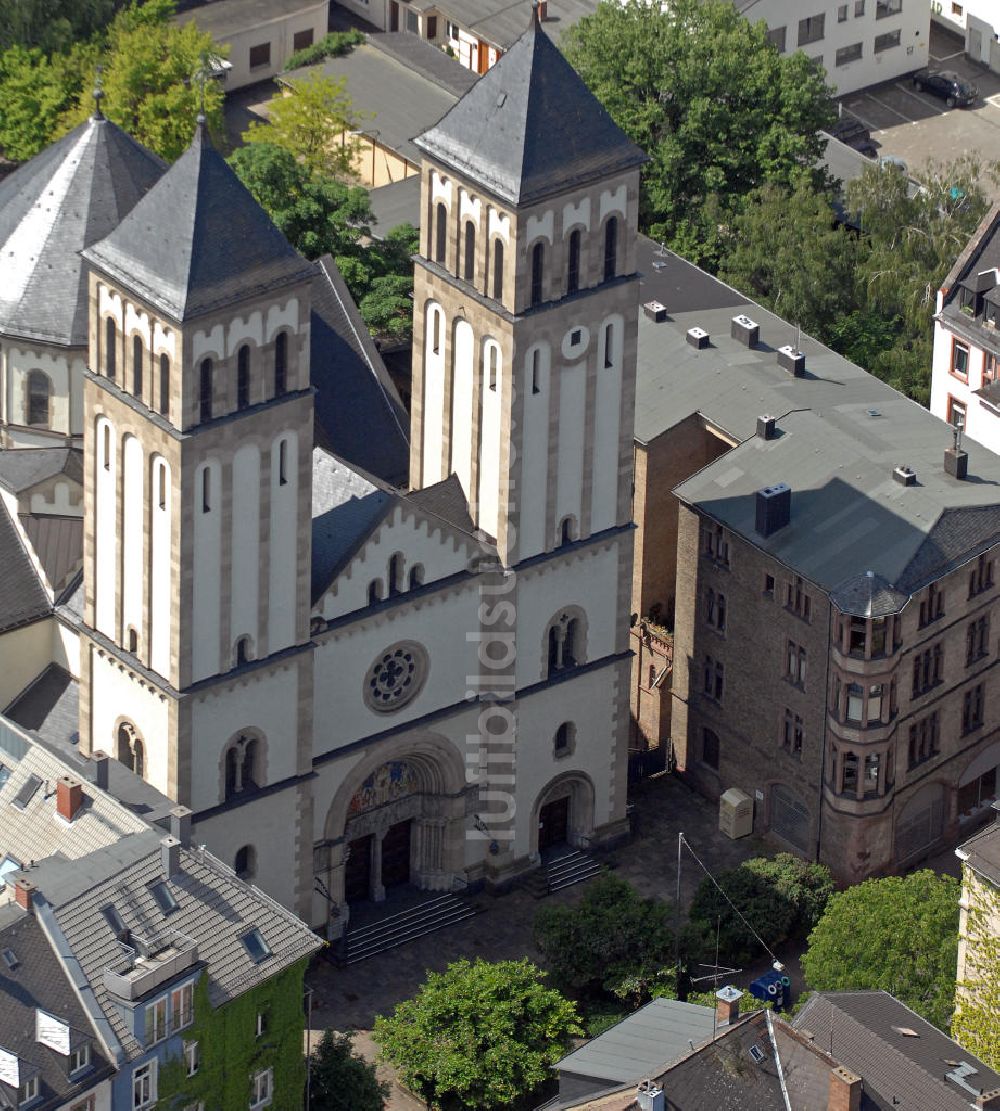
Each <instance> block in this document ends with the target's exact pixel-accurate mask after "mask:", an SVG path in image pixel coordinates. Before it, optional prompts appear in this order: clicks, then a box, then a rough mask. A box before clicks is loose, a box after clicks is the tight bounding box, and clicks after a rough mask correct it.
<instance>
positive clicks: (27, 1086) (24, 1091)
mask: <svg viewBox="0 0 1000 1111" xmlns="http://www.w3.org/2000/svg"><path fill="white" fill-rule="evenodd" d="M39 1093H40V1089H39V1086H38V1074H37V1073H36V1074H35V1075H34V1076H29V1077H28V1078H27V1079H26V1080H25V1082H24V1083H23V1084H22V1085H21V1086H20V1088H18V1090H17V1105H18V1107H27V1106H28V1104H29V1103H34V1102H35V1100H36V1099H38V1096H39Z"/></svg>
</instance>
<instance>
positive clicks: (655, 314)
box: [642, 301, 667, 324]
mask: <svg viewBox="0 0 1000 1111" xmlns="http://www.w3.org/2000/svg"><path fill="white" fill-rule="evenodd" d="M642 311H643V312H644V313H645V314H646V315H647V316H648V317H649V319H650V320H652V321H653V322H654V323H656V324H662V323H663V322H664V320H666V319H667V306H666V305H664V304H663V303H662V302H661V301H646V302H645V304H644V305H643V306H642Z"/></svg>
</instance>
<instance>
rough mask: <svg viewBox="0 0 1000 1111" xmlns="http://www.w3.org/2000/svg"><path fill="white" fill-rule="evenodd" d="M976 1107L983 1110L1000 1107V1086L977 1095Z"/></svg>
mask: <svg viewBox="0 0 1000 1111" xmlns="http://www.w3.org/2000/svg"><path fill="white" fill-rule="evenodd" d="M976 1107H982V1108H983V1111H997V1108H1000V1088H990V1089H988V1090H987V1091H983V1092H980V1093H979V1095H978V1096H976Z"/></svg>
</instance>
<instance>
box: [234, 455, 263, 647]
mask: <svg viewBox="0 0 1000 1111" xmlns="http://www.w3.org/2000/svg"><path fill="white" fill-rule="evenodd" d="M259 583H260V450H259V449H258V447H257V445H256V444H244V445H243V446H242V447H241V448H239V449H238V450H237V452H236V455H235V456H234V457H233V558H232V574H231V576H230V581H229V597H230V601H231V605H232V618H231V623H230V640H231V641H232V644H235V643H236V641H237V640H238V639H239V638H240V637H241V636H248V637H250V638H251V640H252V642H253V653H254V655H259V654H260V649H261V643H260V628H259V619H258V601H259V598H260V589H259Z"/></svg>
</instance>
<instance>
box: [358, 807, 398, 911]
mask: <svg viewBox="0 0 1000 1111" xmlns="http://www.w3.org/2000/svg"><path fill="white" fill-rule="evenodd" d="M412 836H413V822H412V820H410V821H405V822H397V823H396V824H395V825H393V826H390V827H389V828H388V829H387V830H386V832H385V833H384V834H383V836H382V839H381V842H379V841H378V839H377V838H376V836H375V835H374V834H373V833H369V834H367V835H366V836H364V837H358V838H355V840H353V841H351V842H350V845H349V848H350V852H349V854H348V857H347V866H346V868H345V872H344V898H345V899H346V900H347V902H349V903H359V902H364V901H366V900H368V899H371V897H372V879H373V873H374V869H375V853H376V851H377V852H379V853H380V857H381V859H380V861H379V863H380V865H381V868H380V873H381V882H382V886H383V887H384V888H386V889H388V888H390V887H399V886H400V885H402V884H404V883H409V882H410V852H411V845H412Z"/></svg>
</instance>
